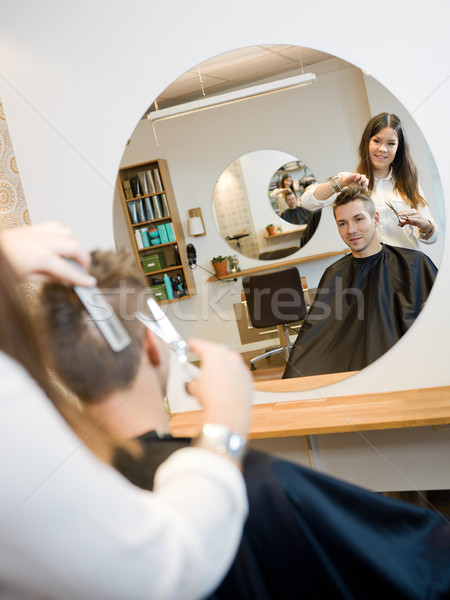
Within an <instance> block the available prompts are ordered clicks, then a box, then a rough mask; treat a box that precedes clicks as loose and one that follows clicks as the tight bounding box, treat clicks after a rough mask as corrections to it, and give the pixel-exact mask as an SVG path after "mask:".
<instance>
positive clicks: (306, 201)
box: [300, 183, 337, 212]
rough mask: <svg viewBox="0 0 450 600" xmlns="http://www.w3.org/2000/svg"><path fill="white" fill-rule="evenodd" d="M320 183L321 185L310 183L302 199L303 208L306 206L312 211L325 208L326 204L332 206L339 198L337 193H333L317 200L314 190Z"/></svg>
mask: <svg viewBox="0 0 450 600" xmlns="http://www.w3.org/2000/svg"><path fill="white" fill-rule="evenodd" d="M318 185H320V183H313V184H312V185H308V187H307V188H306V190H305V191H304V192H303V195H302V197H301V199H300V204H301V206H302V207H303V208H306V210H309V211H310V212H315V211H316V210H320V209H321V208H324V206H330V205H331V204H333V202H334V201H335V200H336V198H337V194H332V195H331V196H330V197H329V198H327V199H326V200H317V199H316V197H315V196H314V192H315V190H316V188H317V186H318Z"/></svg>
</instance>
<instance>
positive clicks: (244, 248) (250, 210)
mask: <svg viewBox="0 0 450 600" xmlns="http://www.w3.org/2000/svg"><path fill="white" fill-rule="evenodd" d="M280 165H281V166H280ZM315 181H316V180H315V178H314V175H313V173H312V172H311V170H310V169H309V168H308V167H307V166H306V165H305V164H304V163H303V162H302V161H301V160H299V159H297V158H296V157H295V156H292V155H290V154H287V153H286V152H280V151H278V150H257V151H255V152H249V153H248V154H244V155H243V156H240V157H239V158H238V159H236V160H235V161H233V162H232V163H231V164H230V165H228V166H227V168H226V169H224V171H223V172H222V174H221V175H220V177H219V179H218V180H217V183H216V185H215V188H214V194H213V216H214V220H215V223H216V226H217V228H218V230H219V232H220V234H221V236H222V237H223V239H224V240H225V241H226V242H227V243H228V245H229V246H230V247H231V248H232V250H233V251H234V252H240V253H241V254H244V255H245V256H247V257H249V258H256V259H260V260H278V259H281V258H284V257H285V256H290V255H291V254H293V253H294V252H297V251H298V250H299V249H300V248H302V247H303V246H304V245H305V244H306V243H307V242H308V241H309V239H310V238H311V237H312V236H313V235H314V233H315V231H316V229H317V226H318V223H319V220H320V211H318V212H317V213H310V212H308V211H306V210H305V209H303V208H302V207H301V204H300V197H301V195H302V193H303V191H304V189H305V188H306V187H307V186H308V185H310V184H311V183H314V182H315Z"/></svg>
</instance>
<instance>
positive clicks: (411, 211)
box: [302, 113, 438, 249]
mask: <svg viewBox="0 0 450 600" xmlns="http://www.w3.org/2000/svg"><path fill="white" fill-rule="evenodd" d="M357 185H360V186H362V187H367V188H368V189H369V191H370V192H371V195H372V199H373V201H374V202H375V206H376V209H377V211H378V213H379V215H380V224H379V227H378V233H379V236H380V241H381V242H384V243H386V244H390V245H392V246H401V247H405V248H415V249H418V247H419V242H421V243H423V244H433V243H434V242H435V241H436V240H437V237H438V232H437V227H436V223H435V222H434V220H433V218H432V216H431V213H430V210H429V208H428V204H427V202H426V201H425V198H424V195H423V192H422V190H421V189H420V186H419V184H418V181H417V168H416V166H415V164H414V162H413V160H412V157H411V153H410V150H409V146H408V142H407V140H406V136H405V132H404V130H403V126H402V124H401V122H400V119H399V118H398V117H397V116H396V115H392V114H389V113H381V114H379V115H377V116H376V117H373V118H372V119H371V120H370V121H369V122H368V124H367V125H366V128H365V130H364V133H363V135H362V138H361V142H360V144H359V164H358V166H357V168H356V171H355V172H354V173H348V172H343V173H339V174H338V175H336V177H332V178H331V180H330V181H327V182H326V183H320V184H317V185H311V186H309V187H308V188H307V190H306V191H305V193H304V194H303V196H302V206H303V208H306V209H307V210H310V211H315V210H318V209H320V208H323V207H324V206H328V205H330V204H333V202H334V200H335V199H336V196H337V194H338V193H339V192H340V191H341V190H342V189H343V188H344V187H348V186H357ZM388 204H391V205H392V207H393V208H394V209H395V211H396V212H397V215H398V216H397V215H396V214H395V212H394V210H392V208H390V207H389V206H388Z"/></svg>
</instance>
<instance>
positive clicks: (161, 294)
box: [151, 283, 168, 302]
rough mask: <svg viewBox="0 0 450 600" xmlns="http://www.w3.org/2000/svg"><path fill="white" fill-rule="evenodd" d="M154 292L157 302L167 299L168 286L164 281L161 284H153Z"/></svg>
mask: <svg viewBox="0 0 450 600" xmlns="http://www.w3.org/2000/svg"><path fill="white" fill-rule="evenodd" d="M151 290H152V294H153V296H154V297H155V300H156V301H157V302H161V301H162V300H167V299H168V298H167V292H166V286H165V285H164V284H163V283H162V284H161V285H152V287H151Z"/></svg>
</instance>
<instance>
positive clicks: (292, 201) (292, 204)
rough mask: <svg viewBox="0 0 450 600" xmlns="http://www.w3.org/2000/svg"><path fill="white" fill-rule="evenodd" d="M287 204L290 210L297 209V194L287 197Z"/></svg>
mask: <svg viewBox="0 0 450 600" xmlns="http://www.w3.org/2000/svg"><path fill="white" fill-rule="evenodd" d="M286 204H287V205H288V206H289V208H295V207H296V206H297V198H296V197H295V194H289V195H288V196H286Z"/></svg>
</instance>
